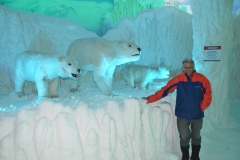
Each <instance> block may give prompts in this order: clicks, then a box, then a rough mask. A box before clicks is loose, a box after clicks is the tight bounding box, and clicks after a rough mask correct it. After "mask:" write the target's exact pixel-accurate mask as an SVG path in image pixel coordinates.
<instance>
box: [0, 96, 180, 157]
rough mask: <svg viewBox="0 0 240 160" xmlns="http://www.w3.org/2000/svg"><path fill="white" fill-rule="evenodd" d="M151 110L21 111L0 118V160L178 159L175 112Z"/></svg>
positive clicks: (127, 104)
mask: <svg viewBox="0 0 240 160" xmlns="http://www.w3.org/2000/svg"><path fill="white" fill-rule="evenodd" d="M76 102H77V101H76ZM170 103H174V99H173V100H172V102H170ZM152 106H158V107H153V108H152V107H150V106H148V105H146V103H145V102H144V101H142V100H138V99H136V98H127V99H125V100H121V101H118V102H117V101H107V102H106V104H105V106H104V107H100V108H98V109H90V108H89V107H88V105H87V104H86V103H84V102H78V103H76V104H75V105H73V106H67V105H66V106H64V105H63V104H60V103H56V102H53V101H44V102H42V103H41V104H39V105H38V106H37V105H35V104H32V105H28V106H25V107H23V108H22V109H21V110H20V111H19V112H18V113H17V115H16V116H1V121H0V131H1V132H0V159H2V160H3V159H6V160H7V159H8V160H9V159H21V160H24V159H31V160H35V159H46V160H49V159H51V160H54V159H56V160H61V159H63V160H66V159H71V160H74V159H78V160H79V159H87V160H96V159H104V160H107V159H109V160H112V159H131V160H141V159H144V160H147V159H149V160H154V159H160V158H161V159H168V160H177V159H178V157H177V156H176V155H175V154H174V153H171V152H172V151H174V150H175V151H176V146H177V145H175V143H178V140H177V130H176V124H175V123H176V121H175V116H174V113H173V112H174V108H173V107H171V106H170V105H169V103H160V102H159V103H155V104H152ZM176 141H177V142H176ZM163 157H164V158H163Z"/></svg>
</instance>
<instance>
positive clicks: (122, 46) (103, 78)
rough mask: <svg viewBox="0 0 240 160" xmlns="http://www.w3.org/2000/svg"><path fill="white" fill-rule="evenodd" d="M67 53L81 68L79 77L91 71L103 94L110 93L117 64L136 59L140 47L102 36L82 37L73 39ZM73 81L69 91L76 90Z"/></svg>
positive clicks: (76, 86)
mask: <svg viewBox="0 0 240 160" xmlns="http://www.w3.org/2000/svg"><path fill="white" fill-rule="evenodd" d="M67 55H68V56H70V57H73V58H75V59H76V60H77V61H78V63H79V67H80V69H81V70H82V74H81V77H83V76H85V75H86V74H87V72H89V71H93V77H94V81H95V83H96V84H97V85H98V87H99V88H100V90H101V91H102V92H103V93H104V94H105V95H108V96H109V95H113V94H112V80H113V74H114V71H115V68H116V66H117V65H121V64H125V63H128V62H132V61H138V60H139V59H140V55H141V49H140V48H139V47H138V46H137V45H136V44H134V43H131V42H125V41H109V40H106V39H104V38H99V37H94V38H83V39H77V40H75V41H73V42H72V43H71V44H70V46H69V48H68V51H67ZM77 88H78V84H77V83H76V82H74V83H73V84H72V86H71V91H72V92H75V91H77Z"/></svg>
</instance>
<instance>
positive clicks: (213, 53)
mask: <svg viewBox="0 0 240 160" xmlns="http://www.w3.org/2000/svg"><path fill="white" fill-rule="evenodd" d="M221 48H222V46H204V52H203V54H204V61H220V60H221Z"/></svg>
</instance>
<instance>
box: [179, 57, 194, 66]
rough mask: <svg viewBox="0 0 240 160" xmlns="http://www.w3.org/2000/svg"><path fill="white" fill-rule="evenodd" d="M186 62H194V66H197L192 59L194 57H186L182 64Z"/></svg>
mask: <svg viewBox="0 0 240 160" xmlns="http://www.w3.org/2000/svg"><path fill="white" fill-rule="evenodd" d="M186 62H190V63H192V65H193V67H194V66H195V64H194V61H193V60H192V58H185V59H184V60H183V61H182V64H184V63H186Z"/></svg>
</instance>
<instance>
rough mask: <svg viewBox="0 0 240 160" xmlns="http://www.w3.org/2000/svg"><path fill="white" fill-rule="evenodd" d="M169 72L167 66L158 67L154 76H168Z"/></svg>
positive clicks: (162, 77)
mask: <svg viewBox="0 0 240 160" xmlns="http://www.w3.org/2000/svg"><path fill="white" fill-rule="evenodd" d="M169 74H170V72H169V70H168V69H167V68H165V67H159V68H158V71H157V75H156V78H159V79H164V78H168V77H169Z"/></svg>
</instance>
